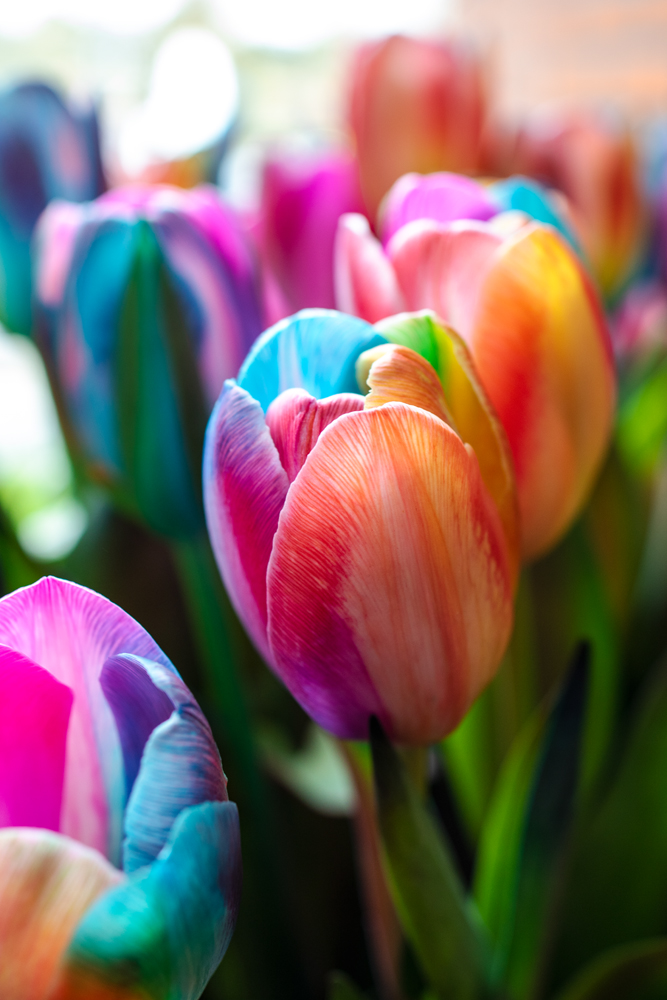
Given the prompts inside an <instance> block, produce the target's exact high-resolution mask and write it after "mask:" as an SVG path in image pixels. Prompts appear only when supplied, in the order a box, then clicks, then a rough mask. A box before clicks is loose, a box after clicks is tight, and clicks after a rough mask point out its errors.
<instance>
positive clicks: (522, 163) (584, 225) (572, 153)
mask: <svg viewBox="0 0 667 1000" xmlns="http://www.w3.org/2000/svg"><path fill="white" fill-rule="evenodd" d="M514 168H515V169H516V170H519V171H521V172H523V173H526V174H529V175H530V176H532V177H536V178H537V179H538V180H540V181H542V183H544V184H547V185H549V186H550V187H553V188H556V189H557V190H559V191H562V192H563V194H565V195H566V196H567V198H568V199H569V202H570V204H571V206H572V209H573V211H574V213H575V217H576V220H577V224H578V229H579V233H580V235H581V240H582V243H583V246H584V249H585V251H586V253H587V255H588V258H589V260H590V262H591V267H592V270H593V273H594V274H595V276H596V278H597V280H598V281H599V283H600V287H601V288H602V291H603V293H604V294H605V295H606V296H609V297H613V296H614V295H615V294H616V293H618V292H619V291H620V290H621V288H622V286H623V284H624V283H625V282H626V281H627V279H628V278H629V277H630V276H631V275H632V272H633V270H634V269H635V268H636V266H637V264H638V263H639V258H640V255H641V252H642V249H643V243H644V237H645V218H644V214H645V213H644V208H643V206H642V198H641V188H640V177H639V162H638V157H637V153H636V150H635V148H634V145H633V142H632V139H631V137H630V135H629V133H627V132H616V131H614V130H613V129H611V128H609V127H608V126H607V125H605V124H604V123H603V122H602V121H600V120H599V119H595V118H593V117H585V116H583V115H581V114H579V115H576V116H575V115H572V116H569V117H568V116H566V115H560V116H558V115H554V116H551V117H548V118H547V117H546V116H545V117H544V118H543V119H535V121H534V122H531V123H529V124H528V125H526V126H525V127H524V128H523V129H522V131H521V132H520V134H519V137H518V141H517V150H516V154H515V166H514Z"/></svg>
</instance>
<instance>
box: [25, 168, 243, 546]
mask: <svg viewBox="0 0 667 1000" xmlns="http://www.w3.org/2000/svg"><path fill="white" fill-rule="evenodd" d="M36 288H37V296H38V302H39V311H40V315H41V323H40V342H41V346H42V348H43V351H44V353H45V355H46V356H47V358H48V359H50V367H51V369H52V371H53V373H54V379H55V382H56V383H57V389H58V394H59V395H60V397H61V400H62V406H61V409H62V410H63V411H64V414H65V416H66V423H67V425H68V426H69V435H68V436H69V438H70V440H72V439H73V440H74V441H75V444H76V450H77V451H78V452H79V453H80V456H81V458H82V460H83V462H84V463H85V465H86V467H87V469H88V471H89V473H90V474H91V475H92V476H93V477H94V478H97V479H98V480H100V481H102V482H103V483H105V484H107V485H109V486H110V487H111V488H112V489H113V490H114V491H115V492H116V495H117V496H118V497H119V499H120V502H121V503H122V504H123V505H124V506H125V507H126V508H129V509H130V510H131V511H134V512H135V513H137V514H138V515H140V516H141V517H142V518H143V519H144V520H145V521H146V522H147V523H148V524H149V525H150V526H151V527H152V528H153V529H154V530H156V531H158V532H161V533H163V534H165V535H167V536H168V537H171V538H187V537H189V536H190V535H191V534H192V533H193V532H196V531H198V530H200V528H203V512H202V508H201V484H200V482H201V481H200V471H199V470H200V468H201V451H202V446H203V435H204V429H205V426H206V419H207V417H208V414H209V412H210V410H211V408H212V406H213V403H214V401H215V399H216V397H217V395H218V393H219V391H220V388H221V386H222V384H223V382H224V380H225V378H227V377H229V376H232V375H235V374H236V373H237V371H238V369H239V366H240V364H241V361H242V360H243V358H244V357H245V355H246V354H247V352H248V349H249V348H250V345H251V344H252V342H253V341H254V339H255V338H256V337H257V335H258V334H259V332H260V330H261V328H262V321H261V309H260V295H259V290H258V281H257V275H256V270H255V266H254V261H253V258H252V256H251V254H250V252H249V249H248V246H247V245H246V242H245V240H244V237H243V234H242V231H241V229H240V227H239V224H238V222H237V221H236V218H235V217H234V216H233V214H232V212H231V210H230V209H228V208H226V207H225V206H224V205H223V204H222V203H221V202H220V200H219V199H218V197H217V195H216V194H215V192H214V191H213V189H212V188H206V187H202V188H197V189H194V190H192V191H183V190H180V189H177V188H168V187H158V188H126V189H118V190H114V191H111V192H109V193H108V194H107V195H104V196H103V197H102V198H100V199H98V200H97V201H94V202H91V203H89V204H86V205H71V204H67V203H54V204H53V205H51V206H50V207H49V208H48V209H47V211H46V212H45V214H44V216H43V218H42V219H41V221H40V224H39V230H38V233H37V241H36Z"/></svg>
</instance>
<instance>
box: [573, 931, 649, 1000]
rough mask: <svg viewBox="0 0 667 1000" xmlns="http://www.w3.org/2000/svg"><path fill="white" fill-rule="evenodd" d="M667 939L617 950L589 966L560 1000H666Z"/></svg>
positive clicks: (631, 945)
mask: <svg viewBox="0 0 667 1000" xmlns="http://www.w3.org/2000/svg"><path fill="white" fill-rule="evenodd" d="M665 996H667V939H665V938H657V939H655V940H652V941H640V942H638V943H636V944H630V945H626V946H625V947H623V948H614V949H613V950H611V951H609V952H606V953H605V954H603V955H601V956H600V957H599V958H597V959H596V960H595V961H594V962H592V963H591V964H590V965H589V966H587V967H586V968H585V969H584V971H583V972H581V973H580V974H579V975H578V976H576V977H575V979H574V980H573V981H572V982H571V983H570V984H568V986H566V988H565V989H564V990H563V992H562V993H559V994H558V997H557V1000H664V998H665Z"/></svg>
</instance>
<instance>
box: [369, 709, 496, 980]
mask: <svg viewBox="0 0 667 1000" xmlns="http://www.w3.org/2000/svg"><path fill="white" fill-rule="evenodd" d="M371 750H372V754H373V772H374V779H375V791H376V798H377V805H378V821H379V826H380V832H381V836H382V842H383V847H384V851H385V860H386V865H387V870H388V874H389V880H390V884H391V889H392V895H393V898H394V903H395V905H396V908H397V912H398V915H399V919H400V921H401V924H402V926H403V929H404V931H405V934H406V936H407V938H408V939H409V941H410V943H411V944H412V947H413V949H414V952H415V954H416V956H417V958H418V960H419V962H420V964H421V966H422V968H423V971H424V973H425V975H426V977H427V979H428V980H429V982H430V984H431V986H432V987H433V988H434V989H435V990H436V992H437V993H438V994H439V995H440V996H442V997H443V998H449V997H456V998H457V1000H473V998H480V997H484V996H487V995H488V985H487V980H486V970H487V967H488V961H487V951H486V941H485V938H484V935H483V930H482V927H481V924H480V923H479V921H478V920H477V918H476V914H475V913H474V910H473V909H472V907H471V906H470V904H469V903H468V902H467V901H466V898H465V895H464V892H463V888H462V886H461V884H460V881H459V879H458V876H457V873H456V870H455V867H454V863H453V861H452V858H451V856H450V853H449V850H448V848H447V846H446V844H445V842H444V840H443V839H442V837H441V835H440V832H439V831H438V829H437V827H436V824H435V821H434V819H433V818H432V817H431V815H430V813H429V812H428V810H427V809H426V807H425V806H424V805H423V803H422V802H421V800H420V798H419V796H418V794H417V791H416V789H415V787H414V786H413V785H412V783H411V782H410V780H409V778H408V775H407V773H406V770H405V767H404V766H403V763H402V762H401V759H400V757H399V756H398V754H397V752H396V750H395V749H394V748H393V747H392V745H391V743H390V742H389V740H388V739H387V737H386V736H385V734H384V731H383V729H382V727H381V725H380V723H379V722H378V721H377V719H372V720H371Z"/></svg>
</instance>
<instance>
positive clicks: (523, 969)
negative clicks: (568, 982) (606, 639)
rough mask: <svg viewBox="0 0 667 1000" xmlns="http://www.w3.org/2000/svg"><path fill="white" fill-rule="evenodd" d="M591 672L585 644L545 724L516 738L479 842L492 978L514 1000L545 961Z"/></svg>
mask: <svg viewBox="0 0 667 1000" xmlns="http://www.w3.org/2000/svg"><path fill="white" fill-rule="evenodd" d="M589 672H590V648H589V647H588V645H587V644H584V643H582V644H581V645H580V646H579V647H578V649H577V650H576V652H575V655H574V657H573V662H572V666H571V669H570V671H569V673H568V676H567V678H566V681H565V683H564V685H563V687H562V689H561V691H560V694H559V697H558V699H557V700H556V703H555V705H554V707H553V710H552V712H551V714H550V716H549V718H548V720H547V721H546V724H544V723H543V721H542V719H541V718H540V716H539V715H537V716H535V717H534V718H533V719H531V720H530V722H529V723H528V724H527V726H526V728H525V729H524V731H523V733H522V734H521V735H520V737H519V738H518V740H517V742H516V744H515V747H514V748H513V751H512V753H511V755H510V757H509V759H508V761H507V763H506V765H505V768H504V770H503V774H502V777H501V780H500V783H499V787H498V791H497V794H496V798H495V801H494V804H493V806H492V808H491V810H490V813H489V819H488V822H487V826H486V827H485V830H484V833H483V837H482V843H481V849H480V858H479V865H478V872H477V876H476V884H475V895H476V898H477V901H478V904H479V906H480V912H481V915H482V917H483V918H484V919H485V921H486V923H487V926H488V928H489V930H490V932H491V934H492V936H493V938H494V940H495V943H496V956H495V963H494V980H495V981H496V982H500V981H504V982H505V983H506V984H507V985H508V986H509V988H510V991H511V994H512V995H513V996H516V997H525V996H530V995H531V991H532V988H533V987H534V985H535V984H536V983H537V982H538V981H539V980H540V978H541V977H542V975H543V972H544V967H545V964H546V959H547V957H548V948H549V943H550V936H551V935H550V932H551V925H552V922H553V920H554V916H555V913H556V911H557V904H558V899H557V888H558V881H559V875H560V874H561V866H562V863H563V859H564V856H565V848H566V845H567V841H568V836H569V832H570V828H571V824H572V819H573V816H574V811H575V802H576V796H577V790H578V786H579V782H580V776H581V757H582V754H581V750H582V743H583V730H584V722H585V718H586V703H587V694H588V687H589ZM542 731H543V736H542ZM540 737H541V738H540Z"/></svg>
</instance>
